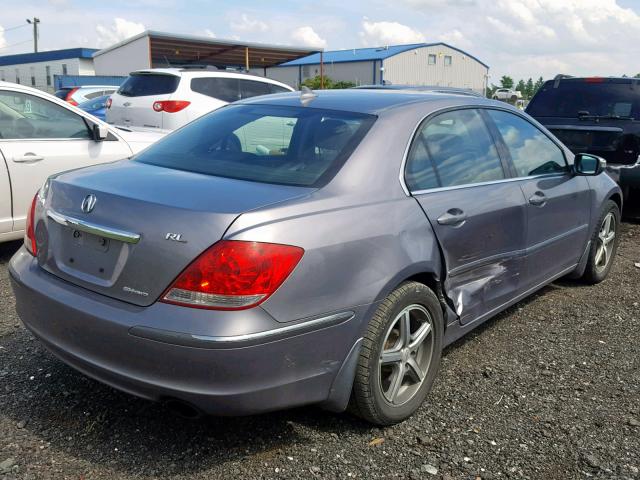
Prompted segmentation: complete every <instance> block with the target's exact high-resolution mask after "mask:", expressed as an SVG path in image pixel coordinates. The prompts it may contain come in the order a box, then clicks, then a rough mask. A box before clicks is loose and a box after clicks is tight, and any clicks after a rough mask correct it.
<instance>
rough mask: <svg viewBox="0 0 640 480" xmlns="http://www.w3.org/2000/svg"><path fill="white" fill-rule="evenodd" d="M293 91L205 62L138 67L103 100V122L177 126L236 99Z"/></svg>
mask: <svg viewBox="0 0 640 480" xmlns="http://www.w3.org/2000/svg"><path fill="white" fill-rule="evenodd" d="M292 91H293V88H291V87H290V86H288V85H285V84H284V83H280V82H276V81H275V80H271V79H269V78H263V77H258V76H254V75H246V74H242V73H235V72H228V71H224V70H212V69H210V68H203V67H198V68H153V69H148V70H138V71H136V72H133V73H131V74H130V75H129V78H127V79H126V80H125V82H124V83H123V84H122V85H121V86H120V88H119V89H118V91H117V92H116V93H114V94H113V95H112V96H111V98H110V99H109V100H108V101H107V122H108V123H110V124H112V125H122V126H135V127H146V128H161V129H163V130H175V129H176V128H179V127H181V126H183V125H185V124H186V123H189V122H190V121H192V120H194V119H196V118H198V117H200V116H202V115H204V114H205V113H209V112H211V111H213V110H216V109H218V108H220V107H222V106H224V105H227V104H228V103H231V102H235V101H236V100H240V99H243V98H249V97H255V96H258V95H267V94H270V93H280V92H292Z"/></svg>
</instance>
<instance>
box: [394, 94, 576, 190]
mask: <svg viewBox="0 0 640 480" xmlns="http://www.w3.org/2000/svg"><path fill="white" fill-rule="evenodd" d="M467 109H475V110H499V111H503V112H507V113H511V114H513V115H515V116H517V117H520V118H522V119H523V120H524V121H526V122H528V123H530V124H531V125H532V126H534V127H535V128H536V129H538V130H539V131H540V132H541V133H542V134H543V135H544V136H545V137H547V138H548V139H549V140H550V141H551V142H553V144H555V145H556V146H557V147H558V148H559V149H560V152H561V153H562V156H563V157H564V161H565V164H566V166H567V171H566V172H557V173H545V174H541V175H532V176H527V177H509V178H504V179H501V180H491V181H488V182H478V183H467V184H465V185H453V186H449V187H436V188H428V189H423V190H416V191H413V192H412V191H410V190H409V187H407V184H406V182H405V179H404V174H405V169H406V165H407V160H408V157H409V150H410V149H411V145H412V144H413V140H414V139H415V137H416V134H417V133H418V129H419V128H420V126H422V124H423V123H424V122H425V121H427V120H428V119H429V118H430V117H435V116H436V115H439V114H441V113H446V112H450V111H455V110H467ZM496 148H497V146H496ZM570 172H571V165H569V162H568V160H567V155H566V151H565V148H563V146H562V145H561V144H558V142H557V141H556V140H555V139H554V138H551V137H550V136H549V135H548V134H547V132H546V131H545V130H544V126H543V128H542V129H541V128H540V126H538V125H537V124H536V123H533V122H531V121H530V120H529V119H528V118H527V117H525V116H524V115H522V114H520V112H514V111H513V110H511V109H509V108H501V107H500V106H499V105H483V104H478V105H472V104H467V105H460V106H456V107H445V108H441V109H438V110H434V111H433V112H431V113H428V114H427V115H425V116H424V117H422V118H421V119H420V121H418V122H417V124H416V126H415V127H414V129H413V132H412V133H411V136H410V137H409V141H408V142H407V146H406V147H405V149H404V155H403V157H402V162H401V163H400V172H399V175H398V179H399V181H400V186H401V187H402V190H403V191H404V193H405V195H406V196H407V197H410V196H412V195H421V194H425V193H431V192H442V191H447V190H453V189H458V188H472V187H478V186H481V185H493V184H496V183H507V182H515V181H520V180H532V179H535V178H543V177H560V176H565V175H567V174H569V173H570ZM506 173H508V172H506Z"/></svg>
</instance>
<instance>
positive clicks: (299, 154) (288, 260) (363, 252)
mask: <svg viewBox="0 0 640 480" xmlns="http://www.w3.org/2000/svg"><path fill="white" fill-rule="evenodd" d="M603 168H604V162H603V161H602V160H601V159H599V158H598V157H594V156H591V155H577V156H574V155H573V154H571V153H570V152H569V150H567V149H566V148H565V147H564V146H563V145H562V144H561V143H560V142H558V140H557V139H556V138H555V137H553V135H551V134H550V133H549V132H548V131H547V130H545V129H544V127H542V126H540V124H538V123H537V122H535V121H534V120H532V119H531V118H530V117H528V116H527V115H526V114H524V113H522V112H520V111H518V110H516V109H514V108H512V107H510V106H509V105H505V104H504V103H500V102H495V101H492V100H487V99H483V98H479V97H473V96H469V95H460V94H455V93H446V92H445V93H442V92H431V93H429V92H416V91H375V90H348V91H322V92H319V93H313V92H310V91H305V92H303V93H302V94H298V93H290V94H280V95H271V96H265V97H257V98H254V99H250V100H246V101H243V102H239V103H236V104H232V105H229V106H226V107H224V108H222V109H220V110H218V111H216V112H213V113H211V114H208V115H206V116H204V117H202V118H201V119H199V120H196V121H194V122H193V123H191V124H189V125H188V126H186V127H184V128H182V129H181V130H179V131H176V132H175V133H173V134H171V135H169V136H167V137H165V138H164V139H163V140H161V141H159V142H158V143H156V144H154V145H153V146H151V147H150V148H148V149H147V150H145V151H143V152H141V153H139V154H137V155H136V156H134V158H133V161H122V162H116V163H112V164H108V165H101V166H95V167H89V168H85V169H81V170H75V171H71V172H67V173H64V174H61V175H58V176H56V177H53V178H50V179H49V181H47V183H46V184H45V185H44V186H43V187H42V189H41V190H40V192H39V194H38V195H37V196H36V197H35V198H34V201H33V204H32V206H31V209H30V212H29V223H28V229H27V235H26V238H25V245H24V247H23V248H21V249H20V250H19V251H18V252H17V253H16V255H15V256H14V257H13V259H12V260H11V264H10V273H11V278H12V284H13V288H14V290H15V294H16V299H17V309H18V313H19V315H20V317H21V318H22V320H23V322H24V324H25V325H26V327H27V328H28V329H30V330H31V331H32V332H33V334H34V335H35V336H36V337H38V338H39V339H40V340H41V341H42V343H43V344H44V345H45V346H46V347H47V348H48V349H50V350H51V351H52V352H53V353H54V354H55V355H57V356H58V357H60V359H62V360H63V361H64V362H66V363H68V364H69V365H71V366H73V367H75V368H77V369H78V370H79V371H81V372H83V373H85V374H86V375H88V376H91V377H93V378H96V379H98V380H100V381H102V382H104V383H107V384H109V385H112V386H114V387H116V388H118V389H121V390H124V391H126V392H130V393H132V394H134V395H138V396H140V397H144V398H148V399H152V400H158V401H165V402H167V403H168V404H169V405H170V406H172V407H173V408H174V409H175V410H176V411H179V412H181V413H182V414H184V415H188V416H196V415H198V414H200V413H207V414H218V415H240V414H253V413H258V412H264V411H270V410H275V409H282V408H287V407H292V406H297V405H304V404H319V405H321V406H322V407H324V408H326V409H329V410H333V411H343V410H345V409H347V407H350V409H351V410H352V411H353V412H355V413H356V414H358V415H360V416H361V417H363V418H364V419H366V420H368V421H370V422H373V423H376V424H380V425H388V424H393V423H395V422H399V421H402V420H403V419H405V418H407V417H408V416H410V415H411V414H412V413H413V412H415V411H416V410H417V409H418V408H419V407H420V404H421V403H422V402H423V400H424V399H425V397H426V396H427V394H428V392H429V390H430V388H431V386H432V384H433V382H434V380H435V377H436V373H437V371H438V366H439V364H440V356H441V352H442V349H443V347H444V346H446V345H447V344H450V343H451V342H453V341H454V340H456V339H458V338H459V337H461V336H462V335H464V334H465V333H467V332H469V331H470V330H472V329H473V328H475V327H477V326H478V325H480V324H481V323H482V322H484V321H485V320H487V319H488V318H490V317H492V316H494V315H495V314H497V313H498V312H500V311H501V310H504V309H505V308H507V307H509V306H510V305H512V304H514V303H516V302H518V301H519V300H521V299H523V298H524V297H526V296H527V295H530V294H531V293H533V292H535V291H536V290H538V289H540V288H541V287H543V286H544V285H546V284H548V283H549V282H552V281H553V280H555V279H557V278H559V277H562V276H566V275H570V276H573V277H576V278H581V279H583V280H584V281H586V282H588V283H597V282H599V281H601V280H603V279H604V278H605V277H606V276H607V273H608V272H609V270H610V269H611V265H612V263H613V259H614V257H615V252H616V246H617V241H618V235H617V232H618V226H619V222H620V211H621V206H622V205H621V203H622V196H621V192H620V189H619V187H618V186H617V185H616V184H615V182H614V181H612V180H611V178H609V177H608V176H607V175H606V174H603V173H602V171H603Z"/></svg>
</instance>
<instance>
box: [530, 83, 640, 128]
mask: <svg viewBox="0 0 640 480" xmlns="http://www.w3.org/2000/svg"><path fill="white" fill-rule="evenodd" d="M633 82H635V80H633V79H629V80H622V81H610V80H606V79H602V80H600V79H597V80H592V81H586V80H582V79H580V80H561V81H560V82H559V84H558V86H557V87H556V88H554V86H553V82H547V83H546V84H545V85H544V86H543V87H542V89H541V90H540V91H539V92H538V93H537V94H536V96H535V97H533V99H532V100H531V103H530V104H529V106H528V107H527V113H528V114H529V115H531V116H533V117H566V118H575V119H577V118H578V117H582V116H585V115H586V116H593V117H605V118H606V117H614V118H618V117H621V118H634V119H640V84H638V85H635V84H634V83H633Z"/></svg>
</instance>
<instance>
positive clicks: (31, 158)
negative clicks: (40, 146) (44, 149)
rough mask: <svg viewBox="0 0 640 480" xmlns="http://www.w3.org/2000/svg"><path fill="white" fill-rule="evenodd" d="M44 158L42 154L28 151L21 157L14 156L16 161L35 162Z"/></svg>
mask: <svg viewBox="0 0 640 480" xmlns="http://www.w3.org/2000/svg"><path fill="white" fill-rule="evenodd" d="M42 160H44V157H43V156H42V155H36V154H35V153H33V152H27V153H25V154H24V155H23V156H21V157H13V161H14V162H15V163H35V162H40V161H42Z"/></svg>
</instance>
